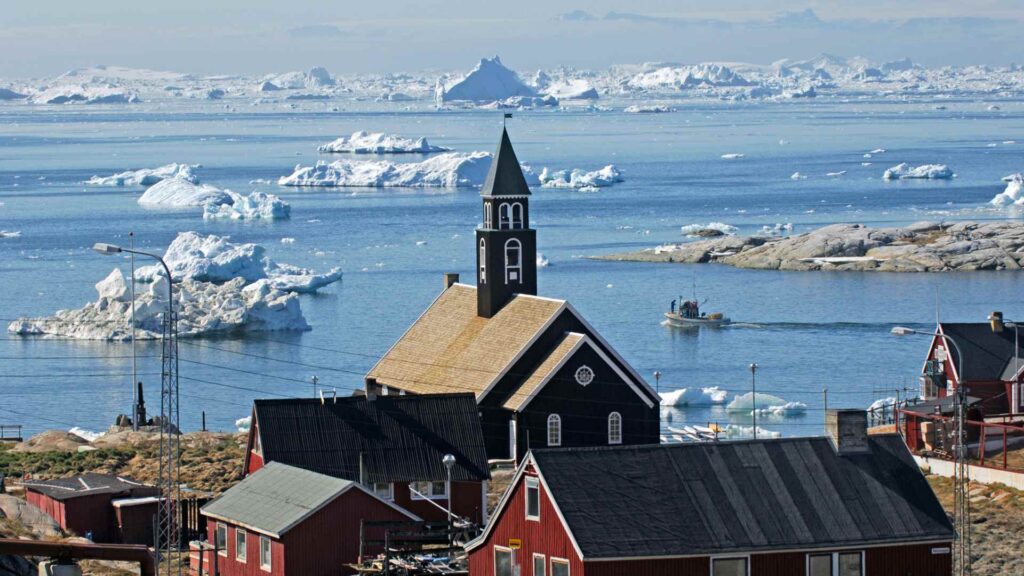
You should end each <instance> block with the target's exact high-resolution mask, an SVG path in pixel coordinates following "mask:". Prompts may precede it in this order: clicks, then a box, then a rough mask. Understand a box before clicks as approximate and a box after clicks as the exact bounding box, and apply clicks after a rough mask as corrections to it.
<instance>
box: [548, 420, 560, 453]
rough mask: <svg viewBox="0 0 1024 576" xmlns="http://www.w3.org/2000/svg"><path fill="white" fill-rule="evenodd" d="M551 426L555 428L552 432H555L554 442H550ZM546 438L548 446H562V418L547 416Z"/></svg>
mask: <svg viewBox="0 0 1024 576" xmlns="http://www.w3.org/2000/svg"><path fill="white" fill-rule="evenodd" d="M552 424H554V425H555V426H556V428H555V429H554V431H555V432H556V438H555V441H554V442H552V441H551V432H552V427H551V425H552ZM546 436H547V440H548V446H561V445H562V417H561V416H559V415H558V414H549V415H548V425H547V434H546Z"/></svg>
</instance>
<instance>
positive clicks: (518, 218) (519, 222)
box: [512, 202, 524, 230]
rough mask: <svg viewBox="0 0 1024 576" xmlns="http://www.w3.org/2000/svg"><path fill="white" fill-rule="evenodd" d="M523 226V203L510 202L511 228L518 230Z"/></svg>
mask: <svg viewBox="0 0 1024 576" xmlns="http://www.w3.org/2000/svg"><path fill="white" fill-rule="evenodd" d="M523 227H524V226H523V204H522V203H521V202H515V203H513V204H512V229H513V230H519V229H521V228H523Z"/></svg>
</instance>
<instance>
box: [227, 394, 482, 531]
mask: <svg viewBox="0 0 1024 576" xmlns="http://www.w3.org/2000/svg"><path fill="white" fill-rule="evenodd" d="M477 411H478V409H477V404H476V401H475V399H474V397H473V395H472V394H437V395H429V396H428V395H424V396H411V395H410V396H377V395H370V396H352V397H347V398H325V399H288V400H256V401H255V402H254V403H253V412H252V425H251V427H250V429H249V444H248V451H247V457H246V462H245V470H244V472H245V474H247V475H248V474H252V473H254V472H256V471H258V470H259V469H260V468H262V467H263V466H264V465H265V463H266V462H280V463H283V464H288V465H291V466H296V467H299V468H304V469H306V470H312V471H314V472H318V473H321V474H326V475H328V476H333V477H335V478H341V479H344V480H352V481H356V482H359V483H361V484H363V485H364V486H366V487H367V488H369V489H371V490H372V491H373V492H374V493H375V494H376V495H377V496H379V497H380V498H382V499H384V500H387V501H389V502H392V503H394V504H396V505H398V506H401V507H402V508H403V509H405V510H408V511H409V512H410V513H412V514H414V515H416V516H418V517H420V518H422V519H423V520H425V521H444V520H446V519H447V514H448V513H447V507H448V500H449V498H451V510H452V513H453V514H455V515H457V516H460V517H462V518H466V519H468V520H469V521H470V522H473V523H475V524H479V525H482V524H484V523H485V522H486V520H487V516H486V514H487V481H488V479H489V478H490V469H489V468H488V465H487V453H486V450H485V448H484V440H483V433H482V432H481V429H480V417H479V415H478V412H477ZM446 454H451V455H453V456H455V465H454V466H453V467H452V469H451V480H452V481H451V495H449V494H448V493H447V488H448V483H447V480H448V471H447V470H446V468H445V467H444V464H443V463H442V461H443V459H444V456H445V455H446Z"/></svg>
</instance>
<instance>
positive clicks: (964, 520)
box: [953, 385, 985, 576]
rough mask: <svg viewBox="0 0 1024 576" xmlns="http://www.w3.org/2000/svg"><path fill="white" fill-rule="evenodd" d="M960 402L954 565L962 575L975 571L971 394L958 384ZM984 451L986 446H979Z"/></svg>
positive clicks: (957, 406) (958, 407)
mask: <svg viewBox="0 0 1024 576" xmlns="http://www.w3.org/2000/svg"><path fill="white" fill-rule="evenodd" d="M956 394H957V403H956V430H955V434H956V447H955V448H954V465H955V470H954V478H953V483H954V486H953V516H954V521H955V524H956V526H955V527H956V532H957V535H958V536H959V540H958V541H957V546H956V555H955V556H954V558H953V561H954V565H956V566H957V567H958V568H957V570H958V573H959V574H960V575H961V576H967V575H969V574H971V500H970V490H971V475H970V468H969V462H968V457H969V455H970V454H969V452H968V449H967V429H966V425H967V394H966V392H965V391H964V387H963V386H961V385H957V390H956ZM979 449H980V450H984V449H985V447H984V446H980V447H979Z"/></svg>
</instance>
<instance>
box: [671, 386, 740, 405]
mask: <svg viewBox="0 0 1024 576" xmlns="http://www.w3.org/2000/svg"><path fill="white" fill-rule="evenodd" d="M658 395H659V396H661V405H662V406H673V407H676V408H679V407H683V406H716V405H719V404H725V401H726V400H727V398H728V396H729V393H728V392H726V391H725V390H722V389H721V388H719V387H718V386H711V387H709V388H680V389H678V390H672V391H671V392H659V393H658Z"/></svg>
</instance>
